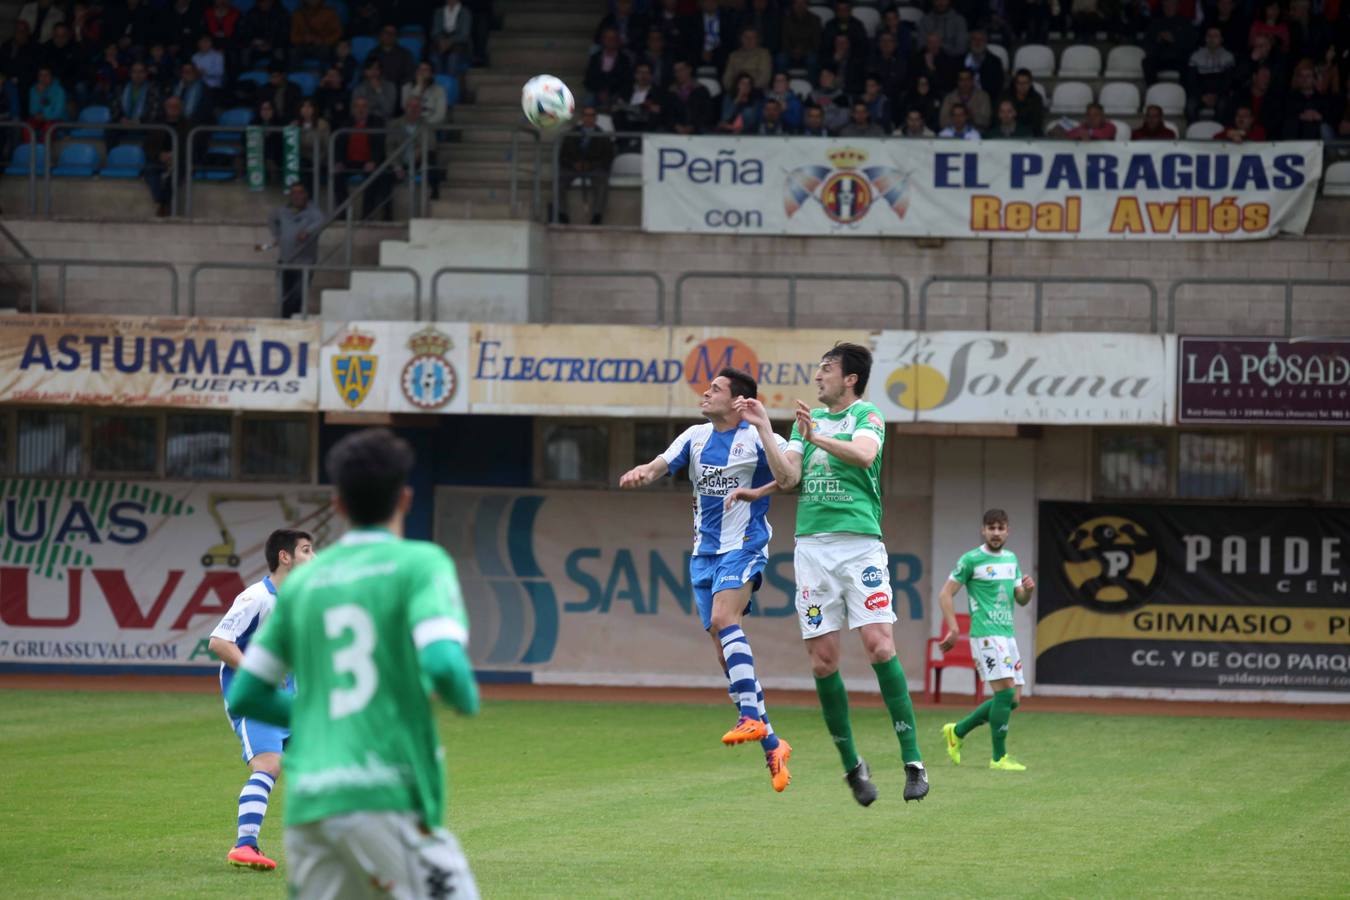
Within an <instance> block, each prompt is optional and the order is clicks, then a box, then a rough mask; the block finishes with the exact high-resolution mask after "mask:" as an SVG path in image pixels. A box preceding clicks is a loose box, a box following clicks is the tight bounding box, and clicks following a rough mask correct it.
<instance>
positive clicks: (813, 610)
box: [805, 603, 825, 628]
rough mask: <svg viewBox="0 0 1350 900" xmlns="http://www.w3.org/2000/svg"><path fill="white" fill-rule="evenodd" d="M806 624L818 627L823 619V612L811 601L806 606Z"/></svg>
mask: <svg viewBox="0 0 1350 900" xmlns="http://www.w3.org/2000/svg"><path fill="white" fill-rule="evenodd" d="M805 618H806V624H807V625H810V626H811V627H812V628H819V627H820V623H821V622H823V621H825V614H824V613H823V612H821V610H820V607H819V606H816V605H815V604H814V603H812V604H811V605H810V606H808V607H807V608H806V613H805Z"/></svg>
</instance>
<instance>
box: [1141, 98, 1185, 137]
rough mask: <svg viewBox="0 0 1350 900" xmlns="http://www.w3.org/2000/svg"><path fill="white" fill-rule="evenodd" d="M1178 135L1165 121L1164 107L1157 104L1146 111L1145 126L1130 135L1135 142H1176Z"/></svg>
mask: <svg viewBox="0 0 1350 900" xmlns="http://www.w3.org/2000/svg"><path fill="white" fill-rule="evenodd" d="M1176 139H1177V133H1176V132H1175V131H1173V130H1172V129H1170V128H1168V127H1167V123H1166V122H1164V121H1163V111H1162V107H1161V106H1158V105H1157V104H1153V105H1151V106H1149V108H1148V109H1146V110H1144V124H1142V125H1140V126H1139V127H1138V128H1136V129H1135V130H1134V131H1133V132H1132V133H1131V134H1130V140H1133V141H1175V140H1176Z"/></svg>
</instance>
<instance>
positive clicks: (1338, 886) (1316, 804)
mask: <svg viewBox="0 0 1350 900" xmlns="http://www.w3.org/2000/svg"><path fill="white" fill-rule="evenodd" d="M770 700H772V695H771V696H770ZM950 718H953V716H952V715H951V714H949V713H948V714H944V713H939V712H927V711H925V712H921V713H920V715H919V728H920V734H921V738H922V746H923V750H924V754H925V756H926V759H927V761H928V764H929V767H930V772H931V781H932V786H933V792H932V794H931V795H930V796H929V798H928V799H927V800H925V801H924V802H923V803H911V804H908V805H906V804H905V803H903V802H902V801H901V786H902V782H903V775H902V773H901V768H900V762H899V754H898V745H897V742H896V741H895V739H894V737H893V735H892V733H891V730H890V723H889V721H888V720H887V719H886V718H885V714H884V712H883V711H882V710H879V709H855V710H854V715H853V722H854V731H855V734H856V735H857V737H858V739H859V747H860V750H861V751H862V752H863V754H864V755H865V756H866V757H867V758H868V759H869V760H870V762H871V764H872V772H873V776H874V778H875V779H876V781H877V783H878V785H879V787H880V790H881V798H880V799H879V800H878V801H877V803H876V804H874V805H873V806H872V807H871V808H870V809H862V808H860V807H858V806H857V805H856V804H854V802H853V800H852V799H851V797H850V795H849V793H848V791H847V789H846V788H845V787H844V785H843V782H842V779H841V771H840V765H839V760H838V756H837V755H836V753H835V752H834V749H833V747H832V745H831V744H830V742H829V739H828V737H827V736H826V734H825V731H824V727H823V725H822V723H821V721H820V718H819V714H818V712H817V711H815V710H811V709H782V710H778V711H777V713H776V714H775V715H774V722H775V725H776V727H777V728H778V729H779V731H780V733H782V734H785V735H786V736H787V737H788V738H789V739H790V740H791V741H792V744H793V747H794V749H795V755H794V757H793V760H792V765H791V768H792V772H793V776H794V780H793V783H792V786H791V787H790V788H788V791H787V792H786V793H785V794H782V795H777V794H774V793H773V791H772V790H771V789H770V787H769V779H768V775H767V772H766V771H765V769H764V768H763V765H762V757H761V755H760V753H759V751H758V748H756V747H753V746H751V747H737V748H724V747H722V746H721V745H720V744H719V743H718V737H719V736H720V735H721V733H722V731H723V730H724V729H725V728H727V727H729V726H730V725H731V723H732V719H731V711H730V710H729V709H727V708H725V707H724V706H719V705H712V706H706V707H703V706H616V705H604V704H577V703H570V704H564V703H556V704H553V703H491V704H489V705H488V706H487V707H486V708H485V710H484V712H483V715H482V716H481V717H480V718H479V719H477V720H473V721H465V720H456V719H454V718H453V717H452V716H449V715H446V716H445V718H444V719H443V729H442V732H443V735H444V737H445V740H446V744H447V751H448V758H449V760H450V769H451V809H450V824H451V827H452V828H453V830H454V831H455V832H456V833H457V834H458V835H459V837H460V839H461V841H462V842H463V844H464V846H465V849H466V851H467V852H468V854H469V858H470V860H471V862H472V865H473V868H474V870H475V872H476V874H477V877H478V880H479V884H480V886H481V888H482V890H483V893H484V895H485V896H487V897H489V898H494V897H539V896H557V897H625V898H639V897H671V896H679V897H701V898H702V897H733V896H743V897H774V896H781V897H850V898H852V897H865V896H871V897H893V896H898V895H902V894H903V895H914V894H918V895H921V896H932V895H948V896H963V897H971V896H976V897H981V896H988V897H998V898H1000V900H1002V898H1006V897H1011V896H1037V897H1042V896H1050V897H1089V896H1101V895H1114V896H1122V897H1136V896H1157V895H1174V896H1192V895H1196V894H1201V895H1208V896H1218V895H1223V896H1226V897H1232V896H1274V895H1278V896H1283V897H1294V896H1297V897H1306V896H1345V894H1346V892H1347V890H1350V887H1348V885H1350V824H1347V810H1350V753H1347V752H1346V751H1347V749H1350V741H1347V731H1346V726H1345V725H1344V724H1343V723H1334V722H1293V721H1249V720H1239V719H1193V718H1143V717H1107V716H1089V715H1067V714H1053V713H1040V714H1036V713H1026V712H1019V713H1016V714H1014V716H1013V725H1012V734H1011V738H1010V744H1009V746H1010V750H1011V753H1012V754H1013V756H1014V757H1015V758H1019V759H1021V760H1022V761H1024V762H1025V763H1027V764H1028V765H1029V766H1030V771H1028V772H1026V773H1024V774H1020V775H1018V774H1011V773H1001V772H990V771H989V770H988V769H987V768H985V766H986V765H987V761H986V757H987V752H988V746H989V744H988V730H987V729H981V730H980V731H977V732H975V733H974V734H973V735H972V736H971V737H970V738H968V739H967V742H966V765H963V766H962V767H961V768H959V769H957V768H953V767H952V766H951V764H950V763H949V762H948V760H947V758H946V754H945V752H944V751H943V749H942V747H941V744H940V741H941V738H940V735H939V734H938V729H939V727H940V726H941V724H942V722H943V721H945V720H947V719H950ZM244 779H245V770H244V767H243V765H242V763H241V762H240V761H239V759H238V745H237V742H236V741H235V740H234V737H233V735H232V734H231V733H230V731H229V730H228V727H227V725H226V723H225V721H224V718H223V716H222V713H221V709H220V702H219V700H218V699H217V698H215V697H212V696H208V695H183V694H103V693H99V694H92V693H90V694H82V693H46V692H40V693H27V692H18V691H0V796H3V797H4V801H5V802H4V803H3V804H0V885H3V887H2V888H0V894H3V895H4V896H6V897H22V898H37V897H61V898H67V897H78V898H85V897H89V898H93V897H135V898H147V897H194V898H195V897H229V898H251V897H278V898H279V897H283V896H285V889H284V876H283V873H284V868H285V860H284V853H283V852H282V841H281V833H282V829H281V817H280V812H281V809H280V803H274V804H273V806H272V810H271V814H270V815H269V817H268V820H267V823H266V825H265V826H264V829H263V835H262V838H263V839H262V846H263V849H264V850H267V851H270V852H272V853H273V854H281V855H282V870H283V872H278V873H273V874H261V873H254V872H247V871H238V870H234V869H231V868H229V867H227V866H226V864H225V861H224V856H225V853H226V852H227V851H228V849H229V848H230V846H231V845H232V843H233V836H234V815H235V798H236V797H237V795H238V792H239V789H240V787H241V786H242V784H243V782H244ZM284 783H285V782H284V778H283V781H282V784H283V785H284Z"/></svg>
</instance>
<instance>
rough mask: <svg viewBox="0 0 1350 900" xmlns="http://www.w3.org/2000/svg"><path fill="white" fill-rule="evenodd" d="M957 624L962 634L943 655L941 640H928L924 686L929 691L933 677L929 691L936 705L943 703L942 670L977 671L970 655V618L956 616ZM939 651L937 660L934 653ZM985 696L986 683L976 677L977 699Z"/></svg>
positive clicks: (959, 614)
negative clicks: (930, 683)
mask: <svg viewBox="0 0 1350 900" xmlns="http://www.w3.org/2000/svg"><path fill="white" fill-rule="evenodd" d="M956 624H957V626H958V627H959V628H960V630H961V633H960V634H959V635H957V637H956V646H955V647H952V649H950V650H948V651H947V652H946V653H943V652H942V650H940V649H939V648H938V644H940V643H942V640H941V638H935V637H934V638H929V639H928V652H927V654H926V657H927V659H926V661H925V663H924V670H923V686H924V690H925V691H928V690H929V688H928V684H929V675H930V674H931V675H932V685H933V687H932V690H931V691H929V694H930V696H931V697H932V698H933V702H934V703H941V702H942V670H943V669H948V668H956V669H970V671H971V672H974V671H975V658H974V657H972V656H971V655H970V616H968V615H962V614H961V613H957V614H956ZM934 650H937V658H936V659H934V658H933V651H934ZM983 694H984V682H983V681H981V680H980V677H979V675H978V674H977V675H976V676H975V699H976V700H979V699H980V697H981V696H982V695H983Z"/></svg>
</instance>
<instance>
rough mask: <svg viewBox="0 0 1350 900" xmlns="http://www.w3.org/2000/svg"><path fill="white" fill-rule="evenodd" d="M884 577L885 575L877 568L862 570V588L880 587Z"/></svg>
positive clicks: (869, 567)
mask: <svg viewBox="0 0 1350 900" xmlns="http://www.w3.org/2000/svg"><path fill="white" fill-rule="evenodd" d="M885 576H886V573H885V572H883V571H882V570H881V569H880V568H878V567H877V566H868V567H867V568H865V569H863V572H862V583H863V587H869V588H874V587H880V586H881V580H882V579H883V578H884V577H885Z"/></svg>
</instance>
